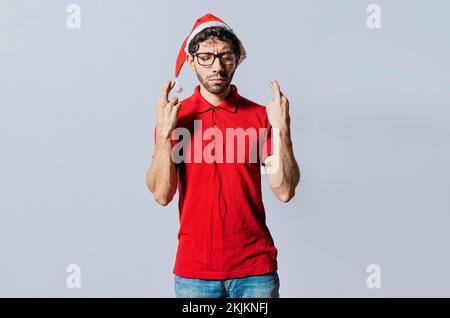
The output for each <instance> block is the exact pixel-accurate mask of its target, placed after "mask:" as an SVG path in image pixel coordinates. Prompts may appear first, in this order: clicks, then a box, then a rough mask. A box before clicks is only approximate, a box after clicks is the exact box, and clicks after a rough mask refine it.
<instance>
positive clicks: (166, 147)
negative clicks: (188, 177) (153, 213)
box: [147, 137, 178, 205]
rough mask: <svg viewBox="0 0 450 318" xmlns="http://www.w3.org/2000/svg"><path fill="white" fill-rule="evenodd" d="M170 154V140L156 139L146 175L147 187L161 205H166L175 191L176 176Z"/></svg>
mask: <svg viewBox="0 0 450 318" xmlns="http://www.w3.org/2000/svg"><path fill="white" fill-rule="evenodd" d="M171 154H172V144H171V140H170V139H169V138H167V137H157V142H156V144H155V150H154V155H153V159H152V163H151V165H150V168H149V171H148V174H147V186H148V188H149V190H150V191H151V192H152V193H153V196H154V198H155V200H156V201H157V202H158V203H159V204H161V205H167V204H168V203H169V202H170V201H171V200H172V198H173V196H174V195H175V193H176V191H177V183H178V182H177V174H176V169H175V164H174V162H173V160H172V155H171Z"/></svg>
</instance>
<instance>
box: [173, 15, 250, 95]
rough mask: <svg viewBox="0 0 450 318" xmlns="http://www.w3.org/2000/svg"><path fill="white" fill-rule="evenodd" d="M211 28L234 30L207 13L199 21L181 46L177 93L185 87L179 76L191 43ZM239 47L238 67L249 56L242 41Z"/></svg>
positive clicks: (176, 75)
mask: <svg viewBox="0 0 450 318" xmlns="http://www.w3.org/2000/svg"><path fill="white" fill-rule="evenodd" d="M209 27H223V28H225V29H227V30H229V31H232V29H231V28H230V27H229V26H228V25H227V24H226V23H225V22H223V21H222V20H221V19H219V18H218V17H216V16H214V15H212V14H210V13H207V14H205V15H204V16H202V17H201V18H199V19H197V21H196V22H195V24H194V26H193V27H192V30H191V33H189V35H188V37H187V38H186V39H185V40H184V42H183V44H182V45H181V49H180V52H179V53H178V57H177V62H176V64H175V91H176V92H177V93H181V92H182V91H183V87H182V86H181V84H180V82H179V81H178V75H179V74H180V71H181V68H182V67H183V65H184V62H185V61H186V57H187V54H189V43H190V42H191V41H192V39H193V38H194V37H195V36H196V35H197V34H198V33H200V32H201V31H203V30H204V29H206V28H209ZM239 46H240V47H239V50H240V56H239V60H238V61H237V65H239V64H241V62H242V61H243V60H244V59H245V58H246V56H247V55H246V52H245V49H244V46H243V45H242V43H241V42H240V41H239Z"/></svg>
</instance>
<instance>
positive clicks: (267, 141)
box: [261, 114, 273, 166]
mask: <svg viewBox="0 0 450 318" xmlns="http://www.w3.org/2000/svg"><path fill="white" fill-rule="evenodd" d="M264 126H265V127H264V128H265V132H264V134H263V136H262V137H261V138H262V143H261V145H262V148H261V165H263V166H264V161H265V160H266V158H267V157H269V156H271V155H272V154H273V144H272V126H271V125H270V122H269V119H268V118H267V114H266V116H265V125H264Z"/></svg>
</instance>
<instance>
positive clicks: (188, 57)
mask: <svg viewBox="0 0 450 318" xmlns="http://www.w3.org/2000/svg"><path fill="white" fill-rule="evenodd" d="M186 61H187V63H188V64H189V67H190V68H191V69H192V70H193V71H195V67H194V57H193V56H192V55H191V54H187V55H186Z"/></svg>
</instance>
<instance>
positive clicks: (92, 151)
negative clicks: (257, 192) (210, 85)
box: [0, 0, 450, 297]
mask: <svg viewBox="0 0 450 318" xmlns="http://www.w3.org/2000/svg"><path fill="white" fill-rule="evenodd" d="M372 2H375V1H357V0H353V1H260V0H258V1H229V0H228V1H214V2H210V1H208V2H207V1H182V0H179V1H167V2H163V1H123V0H122V1H118V0H117V1H99V0H95V1H94V0H89V1H81V0H80V1H76V2H74V3H77V4H79V5H80V6H81V19H82V20H81V21H82V27H81V29H79V30H76V29H69V28H67V26H66V18H67V15H68V14H67V13H66V7H67V5H68V4H70V3H72V1H61V0H58V1H56V0H54V1H31V0H28V1H18V0H14V1H13V0H11V1H5V0H1V1H0V45H1V50H0V145H1V149H0V151H1V156H0V193H1V199H0V213H1V219H0V296H3V297H5V296H6V297H9V296H26V297H35V296H39V297H49V296H58V297H80V296H84V297H110V296H112V297H118V296H124V297H131V296H137V297H173V296H174V294H173V276H172V268H173V262H174V258H175V252H176V246H177V240H176V237H177V231H178V226H179V223H178V211H177V204H176V202H177V200H178V196H176V197H175V198H174V201H172V203H171V204H170V205H169V206H167V207H165V208H163V207H161V206H159V205H158V204H157V203H155V202H154V201H153V199H152V196H151V194H150V193H149V192H148V190H147V188H146V185H145V174H146V171H147V168H148V166H149V164H150V159H151V154H152V150H153V127H154V123H155V116H154V108H153V104H154V101H155V100H156V99H157V98H158V96H159V94H160V91H161V89H162V86H163V84H164V83H165V81H167V80H169V79H172V78H173V72H174V64H175V59H176V56H177V54H178V50H179V47H180V45H181V43H182V41H183V40H184V38H185V37H186V35H187V34H188V33H189V31H190V29H191V27H192V24H193V23H194V22H195V20H196V19H197V18H198V17H200V16H202V15H203V14H204V13H206V12H212V13H214V14H216V15H217V16H219V17H221V18H223V19H224V20H225V22H227V23H228V24H230V25H231V26H232V27H233V28H234V30H235V32H236V33H237V34H238V36H239V37H240V38H241V39H242V41H243V43H244V45H245V47H246V49H247V52H248V59H247V60H246V61H245V62H244V63H243V64H242V65H241V66H240V68H239V69H238V71H237V72H236V75H235V80H234V83H235V84H236V85H237V86H238V89H239V92H240V93H241V95H243V96H245V97H247V98H250V99H253V100H255V101H256V102H259V103H262V104H266V102H267V101H268V99H269V98H271V97H272V92H271V90H270V88H269V86H268V81H269V80H271V79H277V80H279V82H280V84H281V87H282V90H283V92H284V93H285V94H286V95H287V97H288V98H289V100H290V104H291V117H292V134H293V140H294V145H295V153H296V157H297V160H298V162H299V164H300V167H301V170H302V180H301V184H300V186H299V188H298V189H297V194H296V196H295V198H294V199H293V200H292V201H290V202H289V203H287V204H284V203H282V202H280V201H277V199H276V198H275V196H274V195H273V194H272V193H271V191H270V188H269V186H268V182H267V177H266V176H264V179H263V195H264V203H265V206H266V211H267V221H268V225H269V228H270V230H271V232H272V235H273V237H274V239H275V243H276V245H277V247H278V249H279V275H280V279H281V289H280V294H281V297H312V296H324V297H331V296H339V297H347V296H358V297H381V296H384V297H400V296H447V297H448V296H450V287H449V286H450V277H449V276H450V274H449V272H448V268H450V257H449V254H448V242H449V239H450V233H449V231H448V224H449V221H450V216H449V212H450V211H449V210H450V196H449V190H450V178H449V177H450V168H449V166H448V163H449V161H450V150H449V135H450V127H449V119H450V110H449V105H450V93H449V87H450V63H449V56H450V44H449V34H448V30H449V29H450V22H449V20H448V12H449V10H450V4H449V2H448V1H400V0H397V1H376V2H375V3H377V4H379V5H381V9H382V28H381V29H368V28H367V26H366V18H367V16H368V14H367V13H366V7H367V5H369V4H370V3H372ZM181 81H182V82H183V84H184V87H185V91H184V93H182V94H180V95H178V96H179V97H181V98H185V97H187V96H188V95H190V94H191V93H192V91H193V88H194V85H196V84H197V80H196V77H195V76H194V74H193V73H192V72H191V71H190V69H189V68H188V67H187V66H186V65H185V67H184V68H183V70H182V76H181ZM72 263H75V264H79V265H80V266H81V271H82V277H81V289H68V288H67V287H66V277H67V276H68V273H66V267H67V265H69V264H72ZM372 263H375V264H379V265H380V266H381V269H382V273H381V279H382V287H381V288H380V289H369V288H367V286H366V277H367V276H368V273H366V267H367V265H369V264H372Z"/></svg>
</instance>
